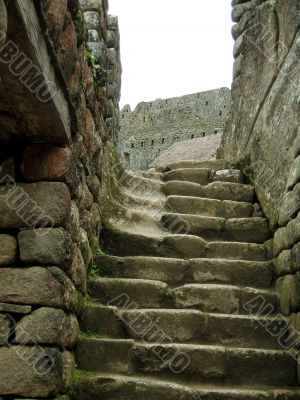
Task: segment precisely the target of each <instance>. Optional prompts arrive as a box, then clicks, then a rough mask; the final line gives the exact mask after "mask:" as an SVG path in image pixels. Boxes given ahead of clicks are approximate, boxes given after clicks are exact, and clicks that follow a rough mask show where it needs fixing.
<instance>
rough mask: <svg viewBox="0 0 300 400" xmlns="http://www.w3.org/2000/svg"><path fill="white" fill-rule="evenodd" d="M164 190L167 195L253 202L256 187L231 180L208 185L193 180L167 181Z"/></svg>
mask: <svg viewBox="0 0 300 400" xmlns="http://www.w3.org/2000/svg"><path fill="white" fill-rule="evenodd" d="M162 190H163V191H164V193H165V194H166V196H171V195H176V196H192V197H204V198H209V199H219V200H233V201H241V202H245V203H253V199H254V188H253V187H252V186H249V185H242V184H239V183H230V182H212V183H209V184H208V185H206V186H202V185H199V184H197V183H192V182H181V181H170V182H165V183H164V184H163V186H162Z"/></svg>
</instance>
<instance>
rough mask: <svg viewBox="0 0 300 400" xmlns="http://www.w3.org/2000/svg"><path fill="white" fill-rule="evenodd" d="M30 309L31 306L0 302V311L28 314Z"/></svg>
mask: <svg viewBox="0 0 300 400" xmlns="http://www.w3.org/2000/svg"><path fill="white" fill-rule="evenodd" d="M31 311H32V307H31V306H20V305H18V304H11V303H0V312H2V313H8V314H21V315H26V314H30V313H31Z"/></svg>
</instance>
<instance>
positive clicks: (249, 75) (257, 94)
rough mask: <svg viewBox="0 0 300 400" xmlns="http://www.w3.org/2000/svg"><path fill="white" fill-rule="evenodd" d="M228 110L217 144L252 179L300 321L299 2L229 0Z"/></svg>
mask: <svg viewBox="0 0 300 400" xmlns="http://www.w3.org/2000/svg"><path fill="white" fill-rule="evenodd" d="M232 15H233V20H234V21H235V22H236V24H235V25H234V27H233V31H232V32H233V36H234V38H235V40H236V42H235V47H234V57H235V63H234V81H233V86H232V97H233V101H232V110H231V116H230V118H229V120H228V123H227V126H226V128H225V133H224V135H223V142H222V145H221V149H220V152H219V156H220V157H221V158H226V159H228V160H230V161H231V162H233V163H237V164H239V165H241V166H242V168H243V170H244V172H245V173H246V175H248V177H249V179H250V180H251V181H252V182H253V183H254V185H255V188H256V192H257V195H258V198H259V200H260V202H261V204H262V207H263V210H264V212H265V214H266V215H267V217H268V218H269V220H270V223H271V227H272V228H273V230H274V232H275V237H274V245H273V252H274V257H275V261H274V265H275V270H276V273H277V278H278V279H277V289H278V292H279V294H280V299H281V309H282V312H283V314H284V315H286V316H288V317H289V318H290V320H291V323H292V325H293V326H294V327H295V328H296V329H297V330H299V329H300V319H299V318H300V314H299V311H300V297H299V293H300V245H299V243H300V214H299V210H300V191H299V185H300V157H299V154H300V139H299V126H300V125H299V122H300V121H299V115H300V114H299V100H300V85H299V79H300V78H299V77H300V73H299V72H300V59H299V51H300V30H299V27H300V3H299V1H298V0H272V1H269V0H265V1H264V0H252V1H246V2H245V1H240V0H233V13H232Z"/></svg>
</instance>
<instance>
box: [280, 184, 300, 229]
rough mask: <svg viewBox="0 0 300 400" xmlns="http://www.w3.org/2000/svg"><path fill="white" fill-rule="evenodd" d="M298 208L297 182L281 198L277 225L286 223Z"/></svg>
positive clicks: (299, 191)
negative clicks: (291, 189) (290, 190)
mask: <svg viewBox="0 0 300 400" xmlns="http://www.w3.org/2000/svg"><path fill="white" fill-rule="evenodd" d="M299 209H300V183H298V184H297V185H296V186H295V187H294V189H293V191H292V192H288V193H287V194H286V195H285V196H284V197H283V200H282V205H281V208H280V212H279V225H280V226H284V225H286V224H287V223H288V222H289V221H290V220H291V219H292V218H294V216H295V214H296V213H297V212H299Z"/></svg>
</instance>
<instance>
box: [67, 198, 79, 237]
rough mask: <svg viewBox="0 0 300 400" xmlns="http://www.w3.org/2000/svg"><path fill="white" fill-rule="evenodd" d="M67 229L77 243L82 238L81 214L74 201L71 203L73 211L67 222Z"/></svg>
mask: <svg viewBox="0 0 300 400" xmlns="http://www.w3.org/2000/svg"><path fill="white" fill-rule="evenodd" d="M66 229H67V231H68V232H69V234H70V235H71V238H72V241H73V242H76V243H77V242H78V240H79V238H80V215H79V211H78V207H77V205H76V203H75V202H74V201H72V204H71V212H70V215H69V218H68V220H67V223H66Z"/></svg>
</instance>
